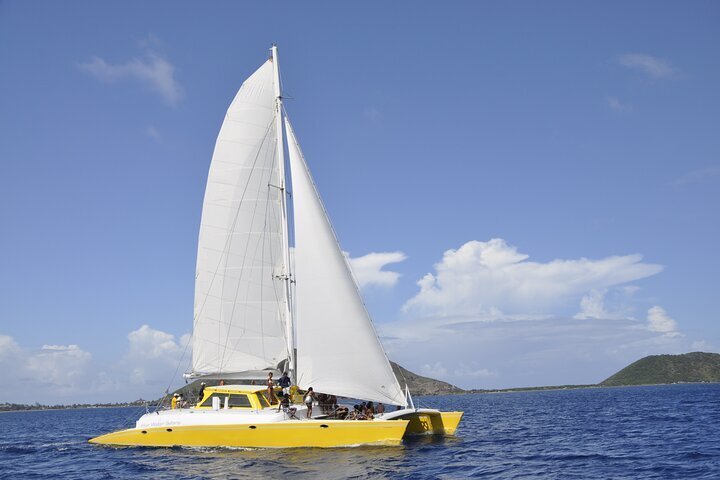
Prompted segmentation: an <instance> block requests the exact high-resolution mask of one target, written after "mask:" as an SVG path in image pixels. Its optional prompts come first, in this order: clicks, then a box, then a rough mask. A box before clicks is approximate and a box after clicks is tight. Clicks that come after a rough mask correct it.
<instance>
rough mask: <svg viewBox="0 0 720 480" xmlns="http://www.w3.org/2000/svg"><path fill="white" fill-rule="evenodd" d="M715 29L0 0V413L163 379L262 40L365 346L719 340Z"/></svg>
mask: <svg viewBox="0 0 720 480" xmlns="http://www.w3.org/2000/svg"><path fill="white" fill-rule="evenodd" d="M718 20H720V7H718V5H717V4H716V3H715V2H693V3H691V4H688V3H684V2H663V3H657V2H632V3H627V2H605V3H603V4H591V3H589V2H583V3H579V2H550V3H543V4H540V3H537V2H494V3H490V2H442V3H439V2H438V3H436V4H434V5H433V4H428V5H424V6H421V5H419V4H416V3H415V2H395V3H393V4H391V5H388V4H386V3H385V2H363V3H362V4H360V3H358V4H355V5H350V4H337V3H330V2H328V3H317V4H314V5H313V7H307V6H299V5H298V4H297V3H296V2H277V3H276V4H274V5H273V6H272V8H271V7H270V6H264V5H262V4H261V3H255V4H249V3H242V4H241V3H239V2H213V3H211V4H206V3H191V2H187V3H184V2H130V3H126V2H123V3H120V2H116V3H109V2H103V3H98V2H63V3H62V4H60V3H58V2H50V1H48V2H20V1H9V2H2V3H0V72H2V73H1V74H0V106H1V107H0V131H2V134H1V135H0V221H1V225H2V235H0V249H1V251H2V252H4V254H3V261H2V264H3V267H4V268H3V271H4V275H2V277H1V278H0V292H2V294H0V295H1V296H0V300H1V301H2V311H1V312H0V367H2V368H1V369H0V371H1V372H2V373H0V379H2V380H3V381H10V382H11V383H12V384H16V385H18V386H20V387H22V388H19V389H17V390H14V389H13V391H12V392H10V389H6V392H5V396H3V397H0V401H4V400H8V401H35V400H38V401H45V402H54V401H58V402H67V401H76V400H88V401H94V400H124V399H133V398H137V397H138V396H141V395H142V396H145V397H156V396H158V394H159V393H161V392H162V390H163V389H164V388H165V386H166V384H167V382H168V381H169V378H170V377H171V376H172V372H173V371H174V368H175V365H176V364H177V358H178V357H179V356H180V352H181V350H182V346H181V344H182V338H181V337H182V336H183V335H185V334H187V333H189V330H190V325H191V322H192V299H193V281H194V280H193V279H194V269H195V249H196V243H197V230H198V224H199V219H200V209H201V205H202V196H203V191H204V186H205V179H206V175H207V168H208V165H209V161H210V157H211V154H212V149H213V145H214V141H215V137H216V135H217V132H218V129H219V127H220V124H221V121H222V118H223V114H224V112H225V110H226V108H227V106H228V104H229V102H230V100H231V99H232V97H233V95H234V94H235V92H236V90H237V88H238V87H239V86H240V84H241V83H242V81H243V80H244V79H245V78H246V77H247V76H248V75H249V74H250V73H252V71H254V69H255V68H257V67H258V66H259V65H260V64H261V63H262V62H263V61H264V59H265V58H266V55H267V49H268V47H269V46H270V44H271V43H272V42H276V43H277V44H278V45H279V47H280V54H281V65H282V70H283V72H282V74H283V82H284V87H285V94H286V96H288V97H291V98H290V99H288V100H287V102H286V107H287V110H288V112H289V113H290V115H291V118H292V120H293V124H294V126H295V129H296V133H297V135H298V137H299V139H300V142H301V144H302V147H303V151H304V153H305V155H306V157H307V159H308V162H309V164H310V168H311V169H312V171H313V174H314V176H315V180H316V182H317V184H318V187H319V189H320V192H321V194H322V196H323V198H324V201H325V203H326V206H327V208H328V211H329V213H330V216H331V218H332V220H333V223H334V226H335V228H336V230H337V232H338V236H339V238H340V241H341V243H342V246H343V248H344V249H345V250H347V251H348V252H349V254H350V255H351V257H352V258H354V259H355V264H356V267H357V269H358V272H357V273H358V276H359V277H360V279H361V280H362V281H363V282H364V286H363V291H364V293H365V298H366V302H367V304H368V308H369V310H370V312H371V314H372V315H373V317H374V319H375V321H376V324H377V326H378V330H379V331H380V333H381V335H382V337H383V341H384V342H385V344H386V347H387V349H388V352H389V355H390V356H391V358H393V359H396V360H398V361H399V362H400V363H402V364H404V365H405V366H406V367H408V368H410V369H411V370H414V371H417V372H419V373H425V374H429V375H434V376H437V377H441V378H443V379H446V380H448V381H451V382H453V383H456V384H458V385H461V386H464V387H477V388H485V387H511V386H520V385H544V384H560V383H594V382H597V381H600V380H602V379H603V378H605V377H607V376H609V375H610V374H612V373H614V371H615V370H617V369H619V368H621V367H622V366H624V365H625V364H627V363H629V362H630V361H633V360H636V359H638V358H640V357H642V356H644V355H647V354H651V353H681V352H687V351H692V350H704V351H718V349H719V348H720V326H719V325H718V321H717V320H718V319H717V314H716V311H717V308H716V306H715V304H714V301H715V299H716V298H717V295H718V285H720V283H718V280H717V272H718V271H719V270H720V260H719V257H718V255H717V253H716V250H717V245H718V244H720V227H719V224H720V222H718V220H719V218H718V206H719V205H720V188H718V187H719V186H720V136H718V134H717V129H718V125H720V118H719V117H720V110H719V108H720V94H719V93H718V88H717V85H720V55H718V48H719V47H720V42H719V41H720V33H718V28H717V25H718ZM368 254H375V255H371V256H366V255H368ZM390 262H394V263H390ZM383 271H384V272H395V274H393V273H385V274H383V273H381V272H383ZM428 274H430V275H431V276H427V275H428ZM418 282H420V284H418ZM5 397H8V398H5Z"/></svg>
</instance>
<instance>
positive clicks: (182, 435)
mask: <svg viewBox="0 0 720 480" xmlns="http://www.w3.org/2000/svg"><path fill="white" fill-rule="evenodd" d="M458 421H459V419H458ZM407 425H408V420H387V421H344V420H325V421H320V420H304V421H297V422H290V421H289V422H277V423H264V424H263V423H261V424H255V425H250V424H245V425H212V426H211V425H198V426H183V427H177V426H176V427H172V428H165V427H158V428H146V429H142V430H141V429H135V428H131V429H128V430H121V431H118V432H113V433H108V434H106V435H101V436H99V437H95V438H93V439H91V440H90V443H97V444H103V445H119V446H147V447H173V446H188V447H251V448H254V447H258V448H268V447H270V448H272V447H276V448H291V447H343V446H353V445H367V444H373V445H398V444H400V443H401V442H402V437H403V435H404V434H405V429H406V427H407Z"/></svg>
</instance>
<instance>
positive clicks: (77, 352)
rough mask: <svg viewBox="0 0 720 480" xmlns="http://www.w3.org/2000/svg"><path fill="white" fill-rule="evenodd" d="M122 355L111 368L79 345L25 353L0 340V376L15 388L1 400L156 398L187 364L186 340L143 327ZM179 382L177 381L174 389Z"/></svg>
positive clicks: (130, 337) (133, 334)
mask: <svg viewBox="0 0 720 480" xmlns="http://www.w3.org/2000/svg"><path fill="white" fill-rule="evenodd" d="M127 339H128V350H127V352H126V353H125V355H124V356H123V357H122V358H121V359H119V360H117V361H114V362H112V363H110V364H106V365H103V364H100V363H98V362H96V361H94V359H93V357H92V355H91V353H90V352H87V351H85V350H83V349H82V348H81V347H80V346H78V345H53V344H47V345H43V346H42V348H40V349H39V350H34V349H30V348H25V347H22V346H20V345H18V343H17V342H16V341H15V340H14V339H13V338H12V337H10V336H8V335H0V371H2V372H3V375H4V376H3V381H4V382H6V383H8V384H10V385H12V386H13V389H12V390H11V391H9V392H6V393H7V394H6V395H5V396H4V397H3V398H2V399H0V400H1V401H9V402H18V403H34V402H41V403H53V404H54V403H75V402H77V403H90V402H97V401H102V402H119V401H127V400H135V399H137V398H140V397H142V398H150V399H153V398H158V397H160V396H161V395H162V392H163V390H164V389H165V388H166V387H167V386H168V384H169V383H170V381H171V379H172V377H173V374H174V373H175V372H176V371H177V372H178V374H180V373H182V372H183V371H184V367H185V366H186V364H185V363H180V360H181V358H183V353H185V354H186V355H185V357H184V358H185V359H186V360H188V361H189V357H190V355H189V354H190V349H189V348H188V349H187V351H186V349H185V346H186V345H187V344H188V341H189V335H184V336H182V337H181V338H180V340H179V341H176V340H175V337H174V336H173V335H171V334H169V333H166V332H162V331H160V330H156V329H153V328H151V327H150V326H148V325H143V326H141V327H140V328H138V329H137V330H134V331H132V332H130V333H129V334H128V336H127ZM181 380H182V379H181V378H175V379H174V383H173V385H175V386H177V385H178V384H179V383H180V381H181Z"/></svg>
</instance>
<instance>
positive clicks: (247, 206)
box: [191, 60, 288, 378]
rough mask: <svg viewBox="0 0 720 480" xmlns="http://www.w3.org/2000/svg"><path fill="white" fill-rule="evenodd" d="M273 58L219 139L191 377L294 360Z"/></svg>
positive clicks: (206, 212)
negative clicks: (288, 338) (286, 289)
mask: <svg viewBox="0 0 720 480" xmlns="http://www.w3.org/2000/svg"><path fill="white" fill-rule="evenodd" d="M274 88H275V84H274V72H273V64H272V62H271V61H270V60H268V61H267V62H265V64H263V65H262V66H261V67H260V68H259V69H258V70H257V71H256V72H255V73H254V74H253V75H252V76H250V77H249V78H248V79H247V80H246V81H245V83H243V85H242V87H241V88H240V90H239V91H238V93H237V95H236V96H235V99H234V100H233V102H232V104H231V105H230V107H229V109H228V111H227V114H226V116H225V120H224V122H223V125H222V128H221V129H220V133H219V135H218V138H217V142H216V144H215V151H214V152H213V157H212V162H211V165H210V172H209V174H208V180H207V187H206V190H205V200H204V202H203V212H202V220H201V225H200V235H199V240H198V256H197V271H196V280H195V321H194V325H193V360H192V372H191V376H197V375H213V374H214V375H218V374H225V375H227V377H228V378H231V377H232V375H229V374H233V373H238V372H247V371H254V370H255V371H256V370H262V369H266V368H272V367H276V366H277V365H278V363H279V362H281V361H283V360H285V359H287V358H288V346H287V343H286V338H285V321H286V319H285V316H286V315H285V313H284V312H285V311H286V308H287V307H286V304H285V302H286V301H287V300H286V295H285V292H284V285H283V281H282V280H279V279H278V278H277V277H278V276H279V275H280V274H281V273H282V272H283V268H282V265H283V238H282V231H283V227H282V214H281V203H280V200H281V192H280V190H279V188H278V186H279V185H280V180H279V168H278V162H277V158H278V153H277V144H278V143H277V135H278V133H277V127H276V122H275V119H276V117H275V115H276V104H275V92H274Z"/></svg>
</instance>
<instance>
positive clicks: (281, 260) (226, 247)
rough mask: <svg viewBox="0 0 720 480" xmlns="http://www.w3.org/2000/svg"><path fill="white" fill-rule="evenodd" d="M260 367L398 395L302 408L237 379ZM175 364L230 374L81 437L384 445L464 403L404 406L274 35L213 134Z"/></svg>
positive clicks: (446, 425)
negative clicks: (307, 154) (367, 410)
mask: <svg viewBox="0 0 720 480" xmlns="http://www.w3.org/2000/svg"><path fill="white" fill-rule="evenodd" d="M286 150H287V157H288V158H287V162H286V157H285V153H286ZM287 185H290V187H291V188H289V189H288V188H287ZM291 234H292V238H291ZM291 240H292V247H291ZM268 372H273V373H275V378H278V374H279V373H280V372H288V373H289V376H290V378H291V381H292V383H293V385H294V388H300V389H303V390H307V389H309V388H310V387H313V389H314V391H315V392H326V393H328V394H332V395H336V396H338V397H345V398H351V399H360V400H366V401H372V402H379V403H384V404H385V405H388V406H391V405H392V406H396V407H397V409H393V410H392V411H390V410H391V409H390V408H388V411H387V412H386V413H382V414H379V415H375V416H374V418H373V419H371V420H346V419H338V418H332V416H330V415H328V414H327V412H325V411H323V410H322V409H319V408H318V409H313V412H314V413H313V414H312V415H311V416H310V417H309V418H307V417H308V416H307V407H306V406H305V405H304V403H303V402H302V401H300V402H299V404H297V405H295V406H294V408H295V409H296V410H297V411H296V412H295V413H294V414H291V413H290V412H289V411H287V410H283V409H281V408H279V405H278V404H277V403H275V399H274V398H272V396H269V395H266V394H265V393H266V392H265V391H266V387H264V386H256V385H253V384H249V383H250V380H256V379H264V378H266V375H267V373H268ZM186 377H187V378H189V379H214V380H217V379H223V380H225V381H231V382H234V383H233V384H232V385H223V386H214V387H207V388H206V389H205V390H204V394H203V397H202V398H200V399H198V402H197V404H196V405H195V406H192V407H189V408H176V409H157V410H156V411H154V412H148V413H146V414H144V415H143V416H142V417H140V419H139V420H138V421H137V422H136V424H135V427H134V428H130V429H126V430H121V431H117V432H113V433H108V434H106V435H101V436H99V437H96V438H93V439H91V440H90V442H92V443H98V444H108V445H128V446H203V447H336V446H350V445H362V444H381V445H385V444H398V443H400V442H401V441H402V439H403V437H405V436H406V435H415V434H441V435H454V434H455V431H456V429H457V426H458V424H459V422H460V419H461V417H462V412H440V411H438V410H435V409H429V408H416V407H415V406H414V404H413V401H412V397H411V396H410V393H409V391H408V389H407V385H406V388H405V389H403V388H402V387H401V386H400V383H399V382H398V380H397V378H396V376H395V374H394V373H393V370H392V367H391V365H390V362H389V360H388V358H387V356H386V354H385V351H384V349H383V347H382V344H381V343H380V340H379V338H378V336H377V333H376V331H375V329H374V326H373V323H372V321H371V319H370V316H369V314H368V312H367V310H366V309H365V305H364V303H363V301H362V298H361V296H360V293H359V289H358V284H357V282H356V280H355V277H354V276H353V273H352V270H351V268H350V265H349V263H348V260H347V258H346V256H345V255H344V253H343V250H342V249H341V248H340V246H339V243H338V240H337V237H336V235H335V233H334V230H333V228H332V225H331V223H330V220H329V218H328V216H327V212H326V211H325V208H324V206H323V203H322V200H321V199H320V195H319V193H318V190H317V188H316V186H315V184H314V182H313V179H312V177H311V175H310V171H309V170H308V166H307V163H306V161H305V158H304V157H303V154H302V151H301V150H300V146H299V144H298V140H297V137H296V136H295V132H294V131H293V128H292V126H291V124H290V121H289V119H288V117H287V113H286V111H285V109H284V107H283V97H282V92H281V86H280V70H279V65H278V50H277V47H276V46H273V47H272V48H271V55H270V58H269V59H268V60H267V61H266V62H265V63H264V64H263V65H262V66H261V67H260V68H259V69H258V70H257V71H255V73H253V74H252V75H251V76H250V77H249V78H248V79H247V80H245V82H244V83H243V84H242V86H241V87H240V90H239V91H238V92H237V95H236V96H235V98H234V100H233V101H232V103H231V105H230V107H229V109H228V110H227V113H226V115H225V120H224V122H223V124H222V127H221V129H220V133H219V135H218V138H217V142H216V144H215V150H214V153H213V156H212V161H211V164H210V171H209V174H208V179H207V186H206V189H205V199H204V202H203V210H202V220H201V225H200V233H199V239H198V252H197V269H196V279H195V312H194V323H193V332H192V367H191V371H189V372H188V373H187V374H186ZM253 383H254V382H253ZM268 397H271V398H268Z"/></svg>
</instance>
